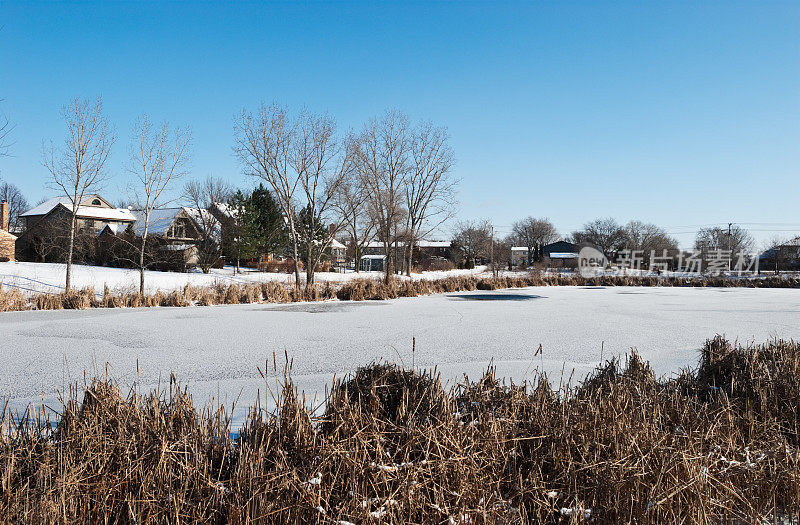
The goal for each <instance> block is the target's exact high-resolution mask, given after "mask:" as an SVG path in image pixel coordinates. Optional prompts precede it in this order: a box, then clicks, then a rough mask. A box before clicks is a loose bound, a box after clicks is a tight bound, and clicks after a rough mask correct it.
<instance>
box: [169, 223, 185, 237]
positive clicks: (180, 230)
mask: <svg viewBox="0 0 800 525" xmlns="http://www.w3.org/2000/svg"><path fill="white" fill-rule="evenodd" d="M171 236H172V237H175V238H183V237H185V236H186V235H185V230H184V227H183V224H179V223H176V224H173V225H172V235H171Z"/></svg>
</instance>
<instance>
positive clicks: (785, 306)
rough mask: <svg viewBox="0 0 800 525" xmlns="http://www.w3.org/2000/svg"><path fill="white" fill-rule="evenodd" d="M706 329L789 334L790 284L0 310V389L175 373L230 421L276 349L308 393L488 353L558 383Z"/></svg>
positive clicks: (653, 354) (666, 352) (692, 341)
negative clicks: (350, 377) (378, 365)
mask: <svg viewBox="0 0 800 525" xmlns="http://www.w3.org/2000/svg"><path fill="white" fill-rule="evenodd" d="M717 333H720V334H724V335H726V336H728V337H729V338H732V339H738V340H740V341H751V340H754V341H758V342H761V341H764V340H766V339H768V338H770V337H783V338H794V339H798V338H800V291H798V290H792V289H751V288H636V287H612V288H602V287H543V288H524V289H515V290H503V291H496V292H483V291H481V292H463V293H451V294H439V295H432V296H425V297H416V298H401V299H396V300H391V301H376V302H348V301H331V302H324V303H294V304H284V305H276V304H253V305H235V306H214V307H204V308H143V309H109V310H105V309H94V310H85V311H28V312H10V313H4V314H0V340H2V344H0V360H1V362H2V363H3V365H4V373H3V374H0V399H2V398H8V399H9V400H10V407H11V408H12V409H17V410H18V409H20V408H22V407H24V406H25V405H26V404H27V403H29V402H37V401H39V402H41V401H42V400H43V399H44V400H45V402H47V403H48V404H50V405H51V406H54V407H57V406H58V403H57V402H56V401H55V400H56V391H57V390H58V389H61V390H62V391H63V390H64V389H66V388H67V387H68V386H69V385H70V384H71V383H74V382H78V383H80V385H83V378H84V371H85V372H86V375H87V376H88V377H91V376H92V375H103V374H105V372H106V370H107V371H108V373H109V374H110V375H111V376H113V377H115V378H119V379H120V380H122V381H123V384H125V385H129V384H131V383H132V382H134V381H136V383H137V384H138V386H139V387H140V388H141V389H142V390H145V391H147V390H149V389H151V388H154V387H157V386H158V385H161V386H162V387H163V386H164V385H167V384H168V381H169V376H170V373H171V372H173V373H174V374H175V376H176V377H177V378H178V380H179V381H180V382H182V383H185V384H188V385H189V387H190V389H191V391H192V393H193V394H194V397H195V400H196V401H198V402H199V403H200V404H203V403H205V402H207V400H208V399H209V398H210V397H214V398H215V399H216V400H218V401H220V402H222V403H224V404H225V406H229V405H230V403H231V402H232V401H234V400H237V399H238V403H237V406H238V407H239V409H238V411H237V414H238V416H237V417H241V415H242V413H243V408H244V407H245V406H247V405H251V404H253V403H254V402H255V400H256V399H257V398H259V396H260V398H261V399H262V406H263V404H264V403H263V401H264V398H265V392H266V391H267V384H268V385H269V386H270V388H271V389H272V390H275V388H276V386H275V385H276V383H275V378H274V376H271V378H270V379H269V381H268V382H265V380H264V379H262V377H261V376H260V374H259V371H258V369H259V368H260V369H261V370H262V371H263V370H265V364H266V363H267V361H271V360H272V356H273V354H274V355H276V356H277V359H278V363H277V368H278V370H279V371H280V370H281V369H282V366H283V359H284V358H283V356H284V351H285V352H286V353H287V355H288V356H289V358H290V359H291V360H292V361H293V371H292V375H293V377H294V379H295V380H296V382H297V384H298V385H299V386H300V388H302V389H303V390H305V391H306V392H307V393H308V394H309V395H311V396H313V395H314V394H315V393H316V394H319V393H321V392H324V388H325V386H326V385H327V384H329V383H330V381H331V379H332V378H333V376H334V375H337V376H340V375H341V374H343V373H346V372H349V371H353V370H354V369H355V368H356V367H358V366H360V365H366V364H368V363H370V362H371V361H373V360H385V361H390V362H398V363H402V364H404V365H406V366H412V364H413V365H414V366H416V367H417V368H420V367H424V368H431V367H438V370H440V371H441V372H442V376H443V378H445V379H447V380H448V381H452V380H453V379H457V378H459V377H461V376H462V374H465V373H466V374H468V375H469V376H470V377H471V378H473V379H474V378H477V377H478V376H479V375H480V373H481V372H482V371H483V370H485V368H486V366H487V365H489V364H490V363H491V362H493V363H494V364H495V365H496V366H497V371H498V374H499V375H500V376H504V377H509V378H513V379H514V380H515V381H520V380H523V379H525V378H526V377H529V376H530V374H531V373H532V372H533V371H534V370H536V369H537V368H541V369H543V370H545V371H547V372H548V373H549V374H550V377H551V379H552V380H553V381H554V382H555V383H556V384H557V383H558V382H559V381H560V380H561V379H562V374H563V378H564V379H565V380H566V378H568V377H569V376H570V375H571V374H573V372H574V378H573V380H577V379H580V378H581V377H583V375H584V374H586V373H587V372H588V371H590V370H591V369H592V368H593V367H594V366H595V365H596V364H597V363H598V362H599V361H600V357H601V355H600V354H601V348H603V349H604V350H603V351H604V355H603V357H604V358H609V357H610V356H612V355H618V354H621V353H624V352H626V351H628V350H629V349H630V348H631V347H635V348H636V349H637V350H638V351H639V352H640V353H641V355H642V356H643V357H644V358H645V359H647V360H649V361H650V362H651V363H652V365H653V366H654V368H655V370H656V372H657V373H659V374H668V373H670V372H675V371H677V370H679V369H681V368H683V367H689V366H694V365H696V363H697V359H698V352H697V350H698V349H699V347H700V345H701V344H702V343H703V341H704V340H705V339H707V338H709V337H712V336H714V335H715V334H717ZM412 338H415V339H416V352H415V353H414V355H412V352H411V348H412ZM540 344H541V345H542V347H543V352H542V355H541V356H537V357H534V354H535V352H536V349H537V348H538V347H539V345H540ZM106 363H107V364H108V366H106ZM137 369H138V375H137ZM268 369H269V370H272V366H269V367H268ZM562 371H563V372H562ZM270 374H272V372H270ZM239 421H241V420H240V419H239Z"/></svg>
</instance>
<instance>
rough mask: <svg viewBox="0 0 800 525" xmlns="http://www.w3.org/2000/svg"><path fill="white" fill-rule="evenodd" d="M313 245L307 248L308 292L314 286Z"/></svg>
mask: <svg viewBox="0 0 800 525" xmlns="http://www.w3.org/2000/svg"><path fill="white" fill-rule="evenodd" d="M313 249H314V248H313V245H309V246H308V247H307V250H308V253H307V255H306V290H308V289H309V288H310V287H311V286H313V285H314V255H313V254H312V250H313Z"/></svg>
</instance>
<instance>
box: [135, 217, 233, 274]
mask: <svg viewBox="0 0 800 525" xmlns="http://www.w3.org/2000/svg"><path fill="white" fill-rule="evenodd" d="M131 211H132V212H133V214H134V215H135V216H136V222H135V223H134V224H133V226H132V228H131V229H132V232H133V234H134V235H136V236H137V237H142V236H143V235H144V230H145V217H144V212H143V211H142V210H131ZM206 231H208V234H204V232H206ZM221 231H222V226H221V224H220V222H219V221H218V220H217V219H216V218H215V217H214V215H213V214H212V213H211V212H209V211H208V210H199V209H196V208H187V207H185V206H181V207H177V208H161V209H155V210H152V211H151V212H150V218H149V221H148V225H147V237H148V239H150V242H152V243H153V244H154V245H157V246H158V250H159V251H160V255H155V258H157V259H159V260H164V261H165V263H164V264H165V265H166V266H170V267H172V266H178V265H182V266H183V267H184V268H190V267H194V266H197V265H199V264H200V262H201V261H200V256H201V254H200V250H201V249H202V248H203V245H204V244H205V243H213V244H217V245H218V244H219V242H220V238H221ZM221 265H222V259H221V258H220V260H219V261H215V262H214V263H213V264H211V266H221Z"/></svg>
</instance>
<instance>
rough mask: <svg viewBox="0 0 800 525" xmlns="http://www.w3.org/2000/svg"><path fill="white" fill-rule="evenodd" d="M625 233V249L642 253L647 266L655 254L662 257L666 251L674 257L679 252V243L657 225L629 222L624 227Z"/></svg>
mask: <svg viewBox="0 0 800 525" xmlns="http://www.w3.org/2000/svg"><path fill="white" fill-rule="evenodd" d="M623 231H624V233H625V242H624V244H625V248H626V249H629V250H633V251H639V252H641V254H642V259H643V261H644V262H645V264H648V263H649V262H650V256H651V254H653V252H655V253H656V254H658V256H662V254H663V253H664V252H665V251H666V252H667V253H668V254H670V253H671V254H673V255H674V254H676V253H677V251H678V241H677V240H675V239H674V238H672V237H670V236H669V235H668V234H667V232H666V231H665V230H664V229H663V228H660V227H659V226H656V225H655V224H651V223H645V222H641V221H629V222H628V223H627V224H626V225H625V226H624V227H623Z"/></svg>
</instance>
